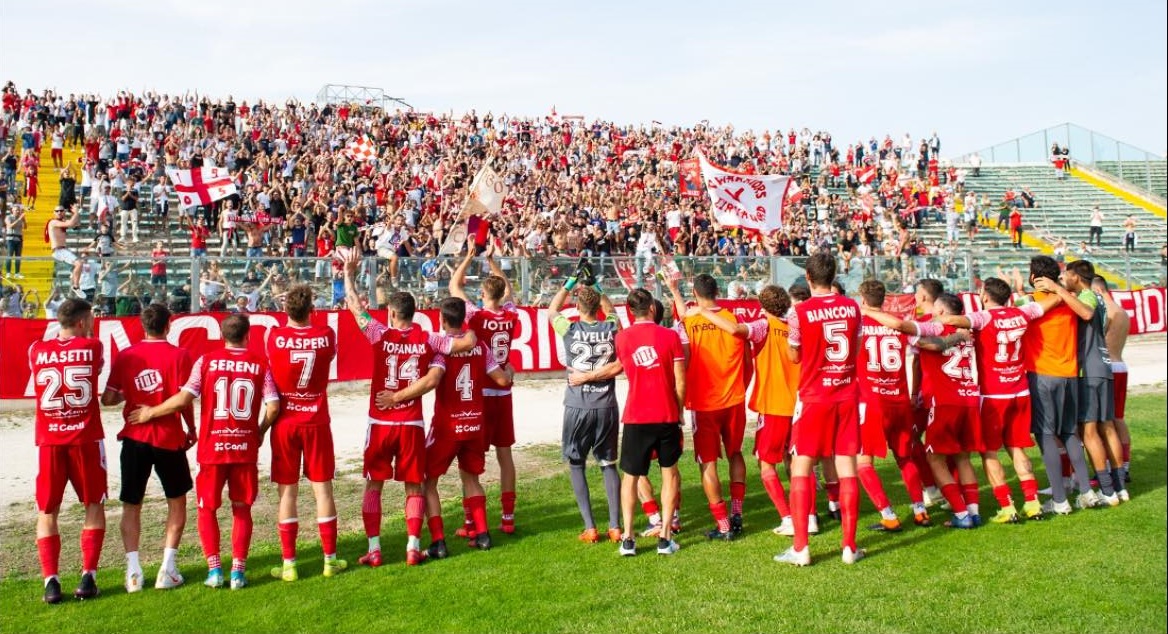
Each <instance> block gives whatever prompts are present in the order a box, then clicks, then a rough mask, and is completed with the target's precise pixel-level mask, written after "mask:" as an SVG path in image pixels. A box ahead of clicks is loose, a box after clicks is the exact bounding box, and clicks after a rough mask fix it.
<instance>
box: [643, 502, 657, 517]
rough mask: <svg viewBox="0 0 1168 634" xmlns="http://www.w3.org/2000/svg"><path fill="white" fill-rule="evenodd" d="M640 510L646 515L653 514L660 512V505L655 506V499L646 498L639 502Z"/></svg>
mask: <svg viewBox="0 0 1168 634" xmlns="http://www.w3.org/2000/svg"><path fill="white" fill-rule="evenodd" d="M641 511H643V512H644V513H645V515H646V516H653V515H657V514H658V513H660V512H661V507H659V506H657V500H646V501H644V502H641Z"/></svg>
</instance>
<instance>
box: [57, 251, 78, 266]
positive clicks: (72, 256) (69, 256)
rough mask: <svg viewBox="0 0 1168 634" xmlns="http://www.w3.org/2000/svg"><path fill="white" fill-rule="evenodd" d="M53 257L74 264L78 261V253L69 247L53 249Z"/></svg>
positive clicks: (70, 264)
mask: <svg viewBox="0 0 1168 634" xmlns="http://www.w3.org/2000/svg"><path fill="white" fill-rule="evenodd" d="M53 259H54V260H56V261H58V262H61V263H63V264H68V265H69V266H73V264H74V263H75V262H77V254H76V253H74V252H73V251H72V250H71V249H69V248H68V247H61V248H59V249H53Z"/></svg>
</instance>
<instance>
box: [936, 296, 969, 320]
mask: <svg viewBox="0 0 1168 634" xmlns="http://www.w3.org/2000/svg"><path fill="white" fill-rule="evenodd" d="M937 303H938V304H940V305H942V306H944V307H945V310H947V311H949V314H950V315H961V314H963V313H965V304H963V303H962V302H961V298H960V297H958V296H956V295H954V294H953V293H942V294H941V296H940V297H938V298H937Z"/></svg>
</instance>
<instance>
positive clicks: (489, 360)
mask: <svg viewBox="0 0 1168 634" xmlns="http://www.w3.org/2000/svg"><path fill="white" fill-rule="evenodd" d="M434 365H436V366H439V367H443V368H445V369H446V372H445V374H443V375H442V381H441V382H439V383H438V389H437V390H435V393H434V422H433V425H434V426H435V427H441V428H444V429H445V430H446V431H448V432H452V433H453V437H454V438H455V439H457V440H468V439H471V438H475V437H478V436H481V435H482V430H483V409H484V404H483V389H484V388H486V386H487V385H494V384H495V383H494V380H492V379H491V378H490V377H489V376H487V373H489V372H492V371H494V370H496V369H497V368H498V367H499V364H498V363H495V357H494V356H493V355H492V354H491V350H490V348H488V347H487V344H485V343H483V342H482V341H480V342H478V344H477V345H475V347H474V348H471V350H470V352H463V353H459V354H449V355H441V354H439V355H435V356H434Z"/></svg>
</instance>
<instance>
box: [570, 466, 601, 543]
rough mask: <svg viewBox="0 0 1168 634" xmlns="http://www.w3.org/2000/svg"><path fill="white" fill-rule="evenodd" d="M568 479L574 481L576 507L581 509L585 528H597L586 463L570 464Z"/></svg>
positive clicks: (573, 491)
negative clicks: (585, 472)
mask: <svg viewBox="0 0 1168 634" xmlns="http://www.w3.org/2000/svg"><path fill="white" fill-rule="evenodd" d="M568 480H569V481H570V482H571V483H572V495H574V496H576V508H578V509H580V517H581V518H582V519H583V520H584V528H585V529H588V528H596V522H595V521H593V519H592V494H591V493H589V492H588V478H587V476H586V475H585V474H584V465H582V464H574V465H568Z"/></svg>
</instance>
